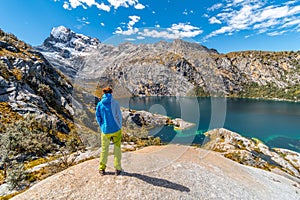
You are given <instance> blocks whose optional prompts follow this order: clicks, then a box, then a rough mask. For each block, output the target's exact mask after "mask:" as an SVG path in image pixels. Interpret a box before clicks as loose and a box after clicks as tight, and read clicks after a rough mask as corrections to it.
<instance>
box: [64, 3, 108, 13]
mask: <svg viewBox="0 0 300 200" xmlns="http://www.w3.org/2000/svg"><path fill="white" fill-rule="evenodd" d="M79 6H81V7H83V8H84V9H87V6H88V7H92V6H96V7H97V8H98V9H100V10H104V11H106V12H109V11H110V7H109V6H108V5H105V4H104V3H101V4H99V3H97V2H96V1H95V0H68V1H65V2H64V5H63V8H64V9H66V10H72V9H74V8H77V7H79Z"/></svg>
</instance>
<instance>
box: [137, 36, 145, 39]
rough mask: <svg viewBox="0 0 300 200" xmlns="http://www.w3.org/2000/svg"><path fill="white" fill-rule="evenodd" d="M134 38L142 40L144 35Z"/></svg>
mask: <svg viewBox="0 0 300 200" xmlns="http://www.w3.org/2000/svg"><path fill="white" fill-rule="evenodd" d="M136 39H138V40H143V39H145V37H143V36H137V37H136Z"/></svg>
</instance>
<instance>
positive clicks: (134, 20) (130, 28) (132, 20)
mask: <svg viewBox="0 0 300 200" xmlns="http://www.w3.org/2000/svg"><path fill="white" fill-rule="evenodd" d="M128 18H129V19H130V21H129V22H128V23H127V30H123V29H122V28H121V27H118V28H117V30H116V31H115V32H114V33H115V34H121V35H132V34H136V33H137V32H138V31H139V29H138V28H134V27H133V26H134V25H135V24H136V23H137V22H139V21H140V19H141V17H139V16H136V15H133V16H129V17H128Z"/></svg>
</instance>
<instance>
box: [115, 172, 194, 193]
mask: <svg viewBox="0 0 300 200" xmlns="http://www.w3.org/2000/svg"><path fill="white" fill-rule="evenodd" d="M120 176H129V177H135V178H138V179H140V180H142V181H145V182H146V183H149V184H152V185H154V186H159V187H165V188H169V189H173V190H178V191H181V192H190V189H189V188H188V187H185V186H183V185H180V184H178V183H173V182H171V181H168V180H166V179H161V178H155V177H150V176H146V175H143V174H137V173H130V172H124V171H123V172H122V173H121V174H120Z"/></svg>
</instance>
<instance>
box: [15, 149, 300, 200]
mask: <svg viewBox="0 0 300 200" xmlns="http://www.w3.org/2000/svg"><path fill="white" fill-rule="evenodd" d="M98 162H99V159H93V160H90V161H87V162H84V163H81V164H79V165H76V166H73V167H71V168H69V169H67V170H65V171H63V172H60V173H58V174H56V175H54V176H52V177H49V178H47V179H45V180H43V181H41V182H40V183H38V184H36V185H35V186H33V187H32V188H30V189H29V190H28V191H26V192H24V193H22V194H20V195H17V196H16V197H14V198H12V199H15V200H22V199H24V200H25V199H70V200H71V199H140V198H143V199H224V200H229V199H230V200H232V199H249V200H250V199H253V200H254V199H255V200H260V199H270V200H271V199H282V200H297V199H299V194H300V185H299V183H297V182H296V181H293V180H290V179H287V178H285V177H283V176H279V175H276V174H273V173H270V172H266V171H264V170H260V169H256V168H252V167H247V166H243V165H240V164H238V163H236V162H233V161H231V160H228V159H226V158H223V157H222V156H220V155H219V153H216V152H212V151H207V150H203V149H199V148H193V147H186V146H180V145H167V146H152V147H147V148H144V149H142V150H139V151H136V152H127V153H124V154H123V168H124V169H125V172H123V174H122V175H120V176H117V177H116V176H114V175H113V173H112V172H113V167H112V166H113V164H112V163H113V157H112V156H110V157H109V164H108V166H109V167H108V171H109V174H108V175H105V176H100V175H99V174H98V172H97V167H98Z"/></svg>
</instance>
